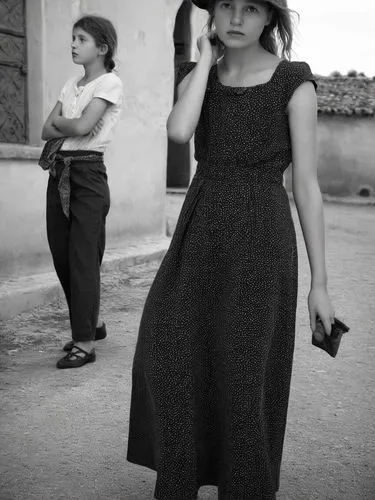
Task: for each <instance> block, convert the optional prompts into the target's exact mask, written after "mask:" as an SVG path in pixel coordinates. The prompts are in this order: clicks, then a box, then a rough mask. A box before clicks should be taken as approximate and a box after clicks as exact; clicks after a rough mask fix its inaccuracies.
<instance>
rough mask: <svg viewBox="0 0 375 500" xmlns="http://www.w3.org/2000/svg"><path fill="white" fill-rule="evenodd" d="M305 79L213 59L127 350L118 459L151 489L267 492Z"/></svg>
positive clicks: (279, 402)
mask: <svg viewBox="0 0 375 500" xmlns="http://www.w3.org/2000/svg"><path fill="white" fill-rule="evenodd" d="M195 64H196V63H194V62H188V63H183V64H182V65H180V67H179V72H178V83H179V82H180V81H181V80H182V79H183V78H184V76H185V75H186V74H188V73H189V71H191V70H192V69H193V68H194V66H195ZM308 80H310V81H311V82H312V83H313V84H314V87H315V88H316V87H317V84H316V82H315V80H314V76H313V74H312V73H311V70H310V67H309V65H308V64H307V63H306V62H301V61H293V62H291V61H288V60H281V62H280V63H279V65H278V67H277V68H276V70H275V72H274V74H273V76H272V77H271V79H270V80H269V81H268V82H266V83H264V84H260V85H256V86H252V87H229V86H225V85H223V84H222V83H221V82H220V81H219V79H218V75H217V66H216V65H214V66H213V67H212V68H211V71H210V74H209V79H208V83H207V90H206V94H205V98H204V102H203V107H202V112H201V116H200V120H199V123H198V126H197V129H196V133H195V156H196V159H197V161H198V165H197V170H196V173H195V175H194V177H193V179H192V182H191V184H190V187H189V189H188V191H187V194H186V198H185V200H184V203H183V206H182V209H181V213H180V216H179V218H178V221H177V226H176V229H175V232H174V234H173V237H172V240H171V243H170V247H169V249H168V252H167V253H166V255H165V257H164V259H163V261H162V263H161V265H160V268H159V270H158V272H157V274H156V276H155V279H154V281H153V283H152V285H151V288H150V290H149V293H148V296H147V299H146V302H145V305H144V310H143V314H142V318H141V322H140V327H139V333H138V340H137V345H136V350H135V355H134V360H133V369H132V392H131V407H130V419H129V435H128V450H127V460H128V461H129V462H132V463H135V464H139V465H142V466H145V467H148V468H150V469H153V470H154V471H157V477H156V485H155V490H154V496H155V498H156V499H157V500H194V499H195V498H196V496H197V492H198V489H199V487H200V486H202V485H217V486H218V499H219V500H250V499H251V500H254V499H266V500H268V499H275V498H276V496H275V492H276V491H277V490H278V488H279V474H280V464H281V457H282V448H283V440H284V432H285V424H286V417H287V407H288V398H289V387H290V379H291V371H292V359H293V350H294V338H295V312H296V300H297V248H296V235H295V230H294V225H293V220H292V216H291V210H290V206H289V200H288V196H287V193H286V191H285V189H284V187H283V184H282V181H283V172H284V170H285V169H286V168H287V166H288V165H289V163H290V162H291V159H292V157H291V141H290V133H289V124H288V115H287V113H286V106H287V103H288V101H289V100H290V98H291V96H292V94H293V92H294V91H295V89H296V88H297V87H298V86H299V85H301V84H302V82H304V81H308ZM140 500H141V499H140Z"/></svg>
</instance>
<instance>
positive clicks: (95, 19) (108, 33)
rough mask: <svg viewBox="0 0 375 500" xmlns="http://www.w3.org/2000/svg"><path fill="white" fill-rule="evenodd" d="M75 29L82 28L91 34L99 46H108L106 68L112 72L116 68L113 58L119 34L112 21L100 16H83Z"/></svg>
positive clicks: (105, 58) (76, 23)
mask: <svg viewBox="0 0 375 500" xmlns="http://www.w3.org/2000/svg"><path fill="white" fill-rule="evenodd" d="M74 28H82V29H83V30H84V31H86V32H87V33H89V35H91V36H92V37H93V38H94V40H95V43H96V45H97V46H100V45H106V46H107V48H108V50H107V53H106V54H105V57H104V67H105V69H106V70H107V72H108V73H109V72H111V71H112V70H113V68H114V67H115V61H114V60H113V57H114V55H115V52H116V49H117V33H116V30H115V28H114V26H113V24H112V23H111V21H109V20H108V19H106V18H105V17H100V16H83V17H81V18H80V19H78V21H77V22H75V23H74V26H73V29H74Z"/></svg>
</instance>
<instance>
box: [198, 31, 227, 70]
mask: <svg viewBox="0 0 375 500" xmlns="http://www.w3.org/2000/svg"><path fill="white" fill-rule="evenodd" d="M214 37H215V38H216V44H215V45H212V44H211V41H210V40H212V39H213V38H214ZM197 47H198V50H199V53H200V57H201V59H206V60H207V61H209V64H210V68H211V67H212V66H213V65H214V64H215V63H216V61H217V60H218V59H219V58H220V57H221V56H222V55H223V44H222V43H221V42H220V40H219V38H218V37H217V35H216V34H215V33H214V32H213V33H205V34H204V35H201V36H200V37H199V38H198V41H197Z"/></svg>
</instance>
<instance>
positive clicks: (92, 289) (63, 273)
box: [47, 151, 110, 342]
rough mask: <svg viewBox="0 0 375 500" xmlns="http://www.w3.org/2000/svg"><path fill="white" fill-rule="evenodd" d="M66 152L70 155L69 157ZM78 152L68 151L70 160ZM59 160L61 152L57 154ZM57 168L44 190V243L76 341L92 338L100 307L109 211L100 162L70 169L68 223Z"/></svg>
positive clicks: (58, 165) (78, 164)
mask: <svg viewBox="0 0 375 500" xmlns="http://www.w3.org/2000/svg"><path fill="white" fill-rule="evenodd" d="M67 153H68V152H67ZM76 153H77V154H81V155H82V153H83V152H82V151H69V156H74V155H75V154H76ZM61 154H62V155H64V154H65V153H63V152H61ZM63 167H64V164H63V162H61V161H58V162H57V163H56V174H57V175H56V177H52V176H51V175H50V177H49V181H48V188H47V238H48V243H49V247H50V249H51V253H52V258H53V263H54V266H55V270H56V273H57V276H58V278H59V280H60V283H61V285H62V287H63V290H64V293H65V297H66V300H67V303H68V307H69V315H70V324H71V328H72V338H73V340H74V341H75V342H79V341H80V342H82V341H89V340H94V339H95V329H96V325H97V321H98V315H99V306H100V265H101V263H102V259H103V254H104V249H105V220H106V216H107V214H108V211H109V207H110V196H109V188H108V184H107V174H106V168H105V165H104V163H103V158H102V157H101V156H98V160H97V161H82V160H74V161H72V163H71V165H70V189H71V192H70V218H69V219H68V218H67V217H66V216H65V214H64V213H63V211H62V207H61V201H60V194H59V191H58V183H59V179H60V176H61V172H62V169H63Z"/></svg>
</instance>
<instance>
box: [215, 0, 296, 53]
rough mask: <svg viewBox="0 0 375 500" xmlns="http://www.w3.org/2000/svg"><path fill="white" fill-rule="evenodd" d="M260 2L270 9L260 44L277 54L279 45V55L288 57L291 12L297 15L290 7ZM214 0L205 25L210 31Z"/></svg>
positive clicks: (291, 29)
mask: <svg viewBox="0 0 375 500" xmlns="http://www.w3.org/2000/svg"><path fill="white" fill-rule="evenodd" d="M260 3H265V4H266V5H267V8H268V9H270V11H271V13H272V19H271V22H270V24H269V25H268V26H265V27H264V30H263V33H262V34H261V36H260V38H259V43H260V44H261V46H262V47H263V48H264V49H265V50H267V52H270V53H271V54H274V55H278V52H279V46H281V57H282V58H285V56H286V57H287V58H288V59H290V58H291V52H292V42H293V25H292V19H291V17H292V16H291V15H292V13H295V14H297V16H298V18H299V15H298V13H297V12H295V11H294V10H292V9H289V8H288V7H276V6H275V5H273V4H271V3H269V2H267V1H266V0H264V1H261V2H260ZM215 4H216V0H214V1H213V2H212V6H211V7H210V9H209V11H208V12H209V18H208V23H207V27H208V29H209V30H210V31H211V30H212V26H213V24H214V8H215Z"/></svg>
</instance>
